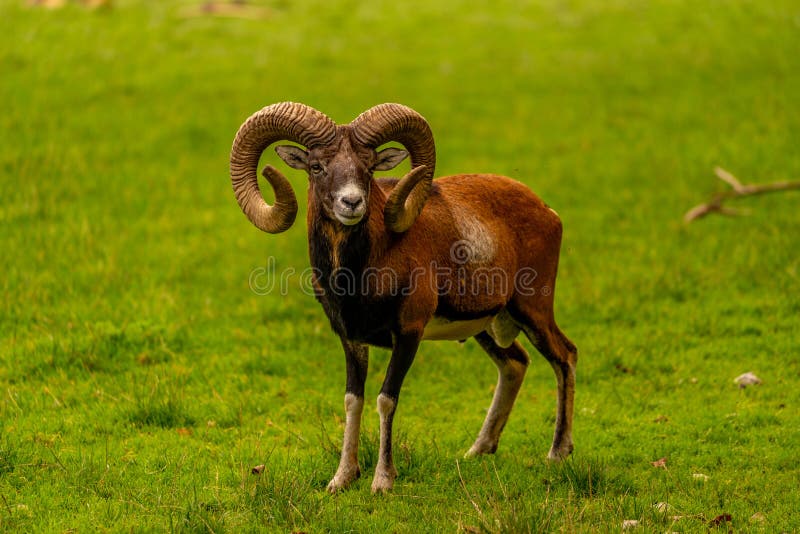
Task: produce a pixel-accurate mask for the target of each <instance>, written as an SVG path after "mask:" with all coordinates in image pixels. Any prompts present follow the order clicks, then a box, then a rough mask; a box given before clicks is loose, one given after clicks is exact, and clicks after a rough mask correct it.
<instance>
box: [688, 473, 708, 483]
mask: <svg viewBox="0 0 800 534" xmlns="http://www.w3.org/2000/svg"><path fill="white" fill-rule="evenodd" d="M692 478H693V479H695V480H702V481H703V482H705V481H706V480H708V475H704V474H703V473H692Z"/></svg>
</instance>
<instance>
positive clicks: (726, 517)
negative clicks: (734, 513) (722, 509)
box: [708, 514, 733, 527]
mask: <svg viewBox="0 0 800 534" xmlns="http://www.w3.org/2000/svg"><path fill="white" fill-rule="evenodd" d="M731 521H733V518H732V517H731V514H720V515H718V516H717V517H715V518H714V519H712V520H711V521H709V522H708V526H710V527H718V526H720V525H721V524H722V523H730V522H731Z"/></svg>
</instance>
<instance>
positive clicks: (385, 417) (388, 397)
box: [372, 328, 422, 493]
mask: <svg viewBox="0 0 800 534" xmlns="http://www.w3.org/2000/svg"><path fill="white" fill-rule="evenodd" d="M421 339H422V328H419V329H414V330H411V331H408V332H406V333H404V334H401V335H397V336H395V342H394V349H393V350H392V358H391V360H389V368H388V369H387V370H386V378H385V379H384V381H383V387H381V393H380V395H378V414H379V415H380V420H381V443H380V449H379V452H378V465H377V466H375V478H374V479H373V480H372V492H373V493H379V492H386V491H389V490H391V489H392V487H393V486H394V479H395V478H396V477H397V469H395V467H394V460H393V457H392V421H393V420H394V412H395V410H396V409H397V399H398V397H399V396H400V388H401V386H402V385H403V379H404V378H405V377H406V373H407V372H408V369H409V368H410V367H411V362H413V361H414V356H415V355H416V354H417V348H418V347H419V343H420V341H421Z"/></svg>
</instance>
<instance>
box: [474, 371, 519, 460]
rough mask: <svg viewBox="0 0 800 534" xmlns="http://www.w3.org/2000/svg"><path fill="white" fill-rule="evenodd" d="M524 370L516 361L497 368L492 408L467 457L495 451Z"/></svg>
mask: <svg viewBox="0 0 800 534" xmlns="http://www.w3.org/2000/svg"><path fill="white" fill-rule="evenodd" d="M526 368H527V367H526V366H525V365H524V364H522V363H520V362H518V361H516V360H506V361H505V362H503V363H502V365H500V366H498V378H497V387H496V388H495V390H494V398H493V399H492V406H491V408H489V412H488V413H487V414H486V419H485V420H484V422H483V427H482V428H481V431H480V433H479V434H478V437H477V439H476V440H475V443H474V444H473V445H472V447H470V449H469V451H468V452H467V454H466V456H467V457H470V456H477V455H479V454H487V453H493V452H495V451H496V450H497V444H498V442H499V441H500V434H501V432H502V431H503V427H505V425H506V421H508V416H509V414H510V413H511V408H513V407H514V401H515V400H516V399H517V394H518V393H519V388H520V387H521V386H522V380H523V378H524V377H525V370H526Z"/></svg>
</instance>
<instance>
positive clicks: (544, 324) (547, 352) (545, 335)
mask: <svg viewBox="0 0 800 534" xmlns="http://www.w3.org/2000/svg"><path fill="white" fill-rule="evenodd" d="M515 315H516V316H515V317H514V318H515V320H516V321H517V323H518V324H519V326H520V328H522V331H523V332H525V335H526V336H527V337H528V339H529V340H530V341H531V343H533V345H534V346H535V347H536V349H537V350H538V351H539V352H541V353H542V356H544V357H545V358H546V359H547V361H548V362H549V363H550V366H551V367H552V368H553V371H554V372H555V375H556V382H557V384H558V405H557V407H556V428H555V432H554V433H553V445H552V446H551V447H550V452H549V453H548V455H547V458H548V459H549V460H553V461H560V460H563V459H564V458H566V457H567V456H569V454H570V453H571V452H572V448H573V445H572V411H573V399H574V397H575V366H576V365H577V363H578V350H577V349H576V348H575V345H574V344H573V343H572V342H571V341H570V340H569V339H567V336H565V335H564V334H563V333H562V332H561V330H559V328H558V325H556V322H555V320H554V319H553V317H552V315H551V316H549V317H547V316H544V317H543V316H541V315H535V314H525V313H524V312H518V313H517V314H515Z"/></svg>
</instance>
